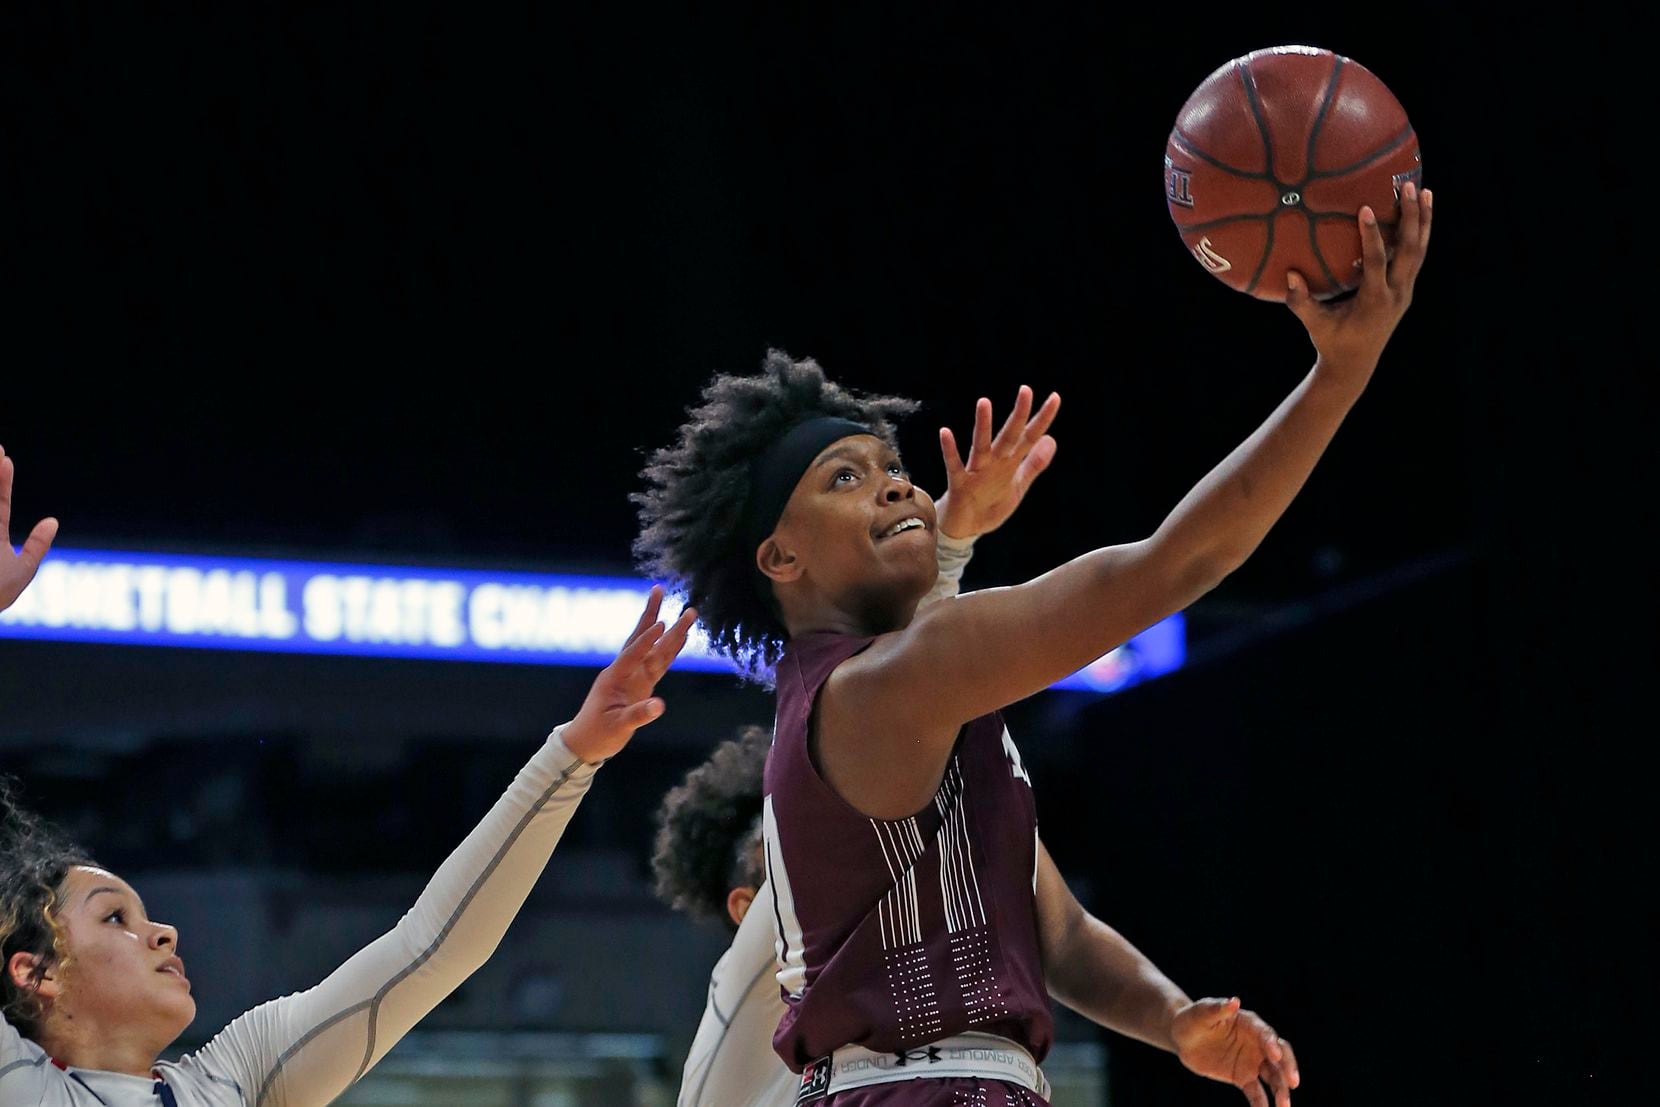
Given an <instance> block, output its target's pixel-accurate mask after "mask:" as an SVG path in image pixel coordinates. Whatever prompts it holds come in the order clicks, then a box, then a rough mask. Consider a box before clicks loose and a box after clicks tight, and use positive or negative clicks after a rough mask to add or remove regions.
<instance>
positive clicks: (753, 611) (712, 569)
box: [630, 350, 917, 677]
mask: <svg viewBox="0 0 1660 1107" xmlns="http://www.w3.org/2000/svg"><path fill="white" fill-rule="evenodd" d="M916 408H917V404H916V403H915V402H914V401H912V400H906V399H901V398H899V397H897V396H871V395H862V394H859V393H855V392H852V391H850V390H848V389H845V388H842V387H841V386H839V385H837V384H834V383H833V382H831V381H829V380H827V379H826V378H825V376H824V370H822V369H820V368H819V366H818V363H817V362H815V361H813V360H812V359H811V358H808V359H806V360H803V361H795V360H793V359H792V358H791V357H790V356H789V355H788V354H786V353H784V352H782V351H780V350H769V351H768V352H767V357H766V361H765V362H764V363H763V364H762V366H761V372H760V373H758V374H757V375H755V376H753V377H737V376H731V375H729V374H721V375H720V376H717V377H716V378H715V379H714V380H713V381H711V382H710V384H709V385H708V387H706V388H705V389H704V390H703V402H702V403H701V404H699V405H698V406H697V407H694V408H692V409H690V410H689V411H688V412H687V416H688V417H687V420H686V422H685V423H684V424H682V426H681V428H680V438H679V441H677V442H676V443H675V444H674V445H673V446H669V447H666V448H664V449H660V450H658V451H657V452H655V453H654V454H652V455H651V459H650V461H649V462H648V464H647V465H646V467H645V469H644V470H643V471H642V472H641V476H642V477H644V478H645V480H646V482H647V486H648V487H647V489H646V491H644V492H638V493H635V494H634V495H633V496H632V497H630V498H631V499H632V500H633V501H634V503H636V504H637V505H639V509H640V536H639V537H638V538H636V539H635V540H634V554H635V557H636V558H637V559H638V561H639V563H640V567H641V569H642V570H644V571H645V572H646V573H648V574H650V575H651V576H652V577H653V578H654V579H657V580H666V581H670V582H672V583H674V584H675V585H676V586H678V587H679V588H680V589H681V590H682V591H683V592H684V593H685V595H686V598H687V601H688V602H689V603H690V604H691V605H692V606H694V607H696V608H697V610H698V616H699V618H698V621H699V622H701V623H702V624H703V627H704V629H705V630H706V631H707V632H708V634H709V640H710V643H711V644H712V645H713V646H714V647H715V648H716V649H717V650H719V651H720V652H722V653H724V654H726V655H727V656H728V657H730V658H732V660H733V661H735V662H737V664H738V666H739V667H740V668H741V669H742V670H743V671H744V672H745V673H747V674H748V675H750V676H752V677H754V676H759V675H761V674H762V673H764V672H765V671H767V670H769V669H771V668H772V667H773V666H775V665H776V664H777V663H778V658H779V655H780V654H781V653H782V651H783V644H784V639H785V637H786V634H785V629H784V622H783V619H782V618H781V617H780V616H779V613H778V608H777V605H776V603H775V602H774V601H773V598H772V592H771V589H770V588H769V587H768V584H767V581H766V579H765V578H764V577H763V576H761V572H760V570H759V569H757V568H756V567H755V551H754V550H745V549H742V548H740V547H741V546H742V544H743V543H742V539H741V536H740V531H741V519H742V517H743V512H744V504H745V501H746V500H747V499H748V497H749V494H750V476H749V464H750V461H751V459H752V458H754V457H756V456H757V455H758V454H760V453H761V452H762V451H764V450H766V449H767V448H768V447H769V446H771V445H772V444H773V443H774V442H776V441H778V439H779V438H780V437H782V436H783V434H784V433H785V432H786V431H788V430H789V429H790V428H791V427H793V426H795V425H796V424H797V423H800V422H803V421H805V420H808V419H812V418H815V417H818V416H823V415H832V416H839V417H840V418H843V419H850V420H852V421H854V422H857V423H861V424H863V425H864V426H867V427H869V428H870V429H871V433H873V434H875V435H877V436H878V437H880V438H881V439H883V440H884V441H886V442H887V443H888V445H890V446H894V447H895V448H897V446H898V443H897V441H896V439H895V435H894V423H895V422H896V421H898V420H899V419H901V418H903V417H904V416H906V415H909V414H910V413H911V412H913V411H915V410H916Z"/></svg>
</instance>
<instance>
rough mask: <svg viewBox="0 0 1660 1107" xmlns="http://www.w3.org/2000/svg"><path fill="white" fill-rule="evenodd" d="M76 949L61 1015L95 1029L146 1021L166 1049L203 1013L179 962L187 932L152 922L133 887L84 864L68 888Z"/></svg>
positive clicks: (67, 926)
mask: <svg viewBox="0 0 1660 1107" xmlns="http://www.w3.org/2000/svg"><path fill="white" fill-rule="evenodd" d="M60 893H61V897H62V898H61V901H60V902H61V907H60V908H59V918H60V919H61V920H62V921H63V926H64V931H65V939H66V945H67V951H68V965H67V968H66V969H65V970H64V971H63V972H62V973H61V974H60V979H59V981H58V983H59V994H58V995H56V996H55V997H53V998H52V1000H51V1002H52V1007H53V1010H54V1013H59V1014H62V1015H66V1016H73V1017H74V1018H75V1019H76V1020H78V1021H81V1022H82V1023H83V1024H84V1025H86V1026H88V1027H101V1026H109V1027H114V1026H131V1025H135V1024H136V1025H138V1026H141V1027H143V1028H144V1029H145V1030H147V1031H149V1032H150V1034H148V1035H147V1036H152V1037H154V1038H155V1039H156V1040H157V1041H159V1042H160V1043H161V1045H160V1046H158V1049H159V1048H162V1047H165V1046H166V1045H167V1044H168V1043H170V1042H172V1041H173V1039H174V1038H177V1037H178V1036H179V1035H180V1034H181V1033H183V1032H184V1029H185V1027H187V1026H189V1025H190V1021H191V1019H193V1018H195V1017H196V1001H195V1000H194V999H193V998H191V995H190V981H189V980H188V979H187V978H186V977H185V974H184V962H183V961H181V960H179V957H178V946H179V933H178V931H177V930H174V929H173V928H172V927H171V926H168V925H167V924H166V923H159V922H154V921H152V920H151V919H150V918H149V916H148V915H147V914H145V911H144V902H143V901H142V900H140V899H139V898H138V893H137V892H135V891H133V889H132V886H131V885H129V884H128V883H127V882H126V881H125V880H122V879H121V878H120V877H118V876H116V875H115V874H114V873H109V872H105V871H104V870H103V869H93V868H87V867H84V866H76V867H75V868H73V869H71V870H69V875H68V876H67V877H66V878H65V879H64V883H63V887H62V888H61V889H60Z"/></svg>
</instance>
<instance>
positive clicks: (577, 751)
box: [547, 719, 607, 771]
mask: <svg viewBox="0 0 1660 1107" xmlns="http://www.w3.org/2000/svg"><path fill="white" fill-rule="evenodd" d="M547 744H548V746H549V747H550V748H551V749H552V750H553V751H554V754H555V757H556V759H558V760H559V761H561V765H560V769H561V771H565V770H570V771H575V770H577V769H581V768H590V769H597V768H599V767H600V766H601V765H603V764H605V762H606V760H607V759H606V758H604V757H600V756H598V755H597V752H596V751H597V748H598V739H597V738H595V737H594V736H591V735H588V734H585V733H584V731H583V729H582V725H581V721H580V720H579V719H573V720H571V721H570V722H568V723H562V724H560V725H559V726H556V727H554V728H553V733H551V734H549V735H548V741H547Z"/></svg>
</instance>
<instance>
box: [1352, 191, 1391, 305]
mask: <svg viewBox="0 0 1660 1107" xmlns="http://www.w3.org/2000/svg"><path fill="white" fill-rule="evenodd" d="M1359 222H1360V256H1361V257H1362V259H1364V263H1363V264H1362V265H1361V272H1360V290H1361V292H1362V293H1371V294H1373V295H1376V294H1377V293H1379V292H1381V291H1383V290H1384V289H1386V288H1388V287H1389V248H1388V247H1387V246H1385V245H1384V242H1383V228H1381V227H1379V226H1378V214H1377V212H1375V211H1373V210H1372V209H1371V208H1370V207H1368V206H1362V207H1361V209H1360V217H1359Z"/></svg>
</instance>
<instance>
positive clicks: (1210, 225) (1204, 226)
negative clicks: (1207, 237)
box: [1176, 211, 1279, 234]
mask: <svg viewBox="0 0 1660 1107" xmlns="http://www.w3.org/2000/svg"><path fill="white" fill-rule="evenodd" d="M1278 214H1279V212H1277V211H1270V212H1264V213H1262V214H1260V215H1259V214H1254V213H1250V212H1246V213H1244V214H1241V215H1224V216H1223V217H1222V218H1220V219H1207V220H1205V221H1204V222H1203V223H1177V224H1176V230H1178V231H1180V232H1181V233H1182V234H1193V233H1195V232H1198V231H1208V230H1212V229H1214V228H1216V227H1223V226H1226V225H1228V224H1229V223H1241V222H1244V221H1246V220H1250V219H1264V220H1267V219H1273V218H1274V216H1276V215H1278Z"/></svg>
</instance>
